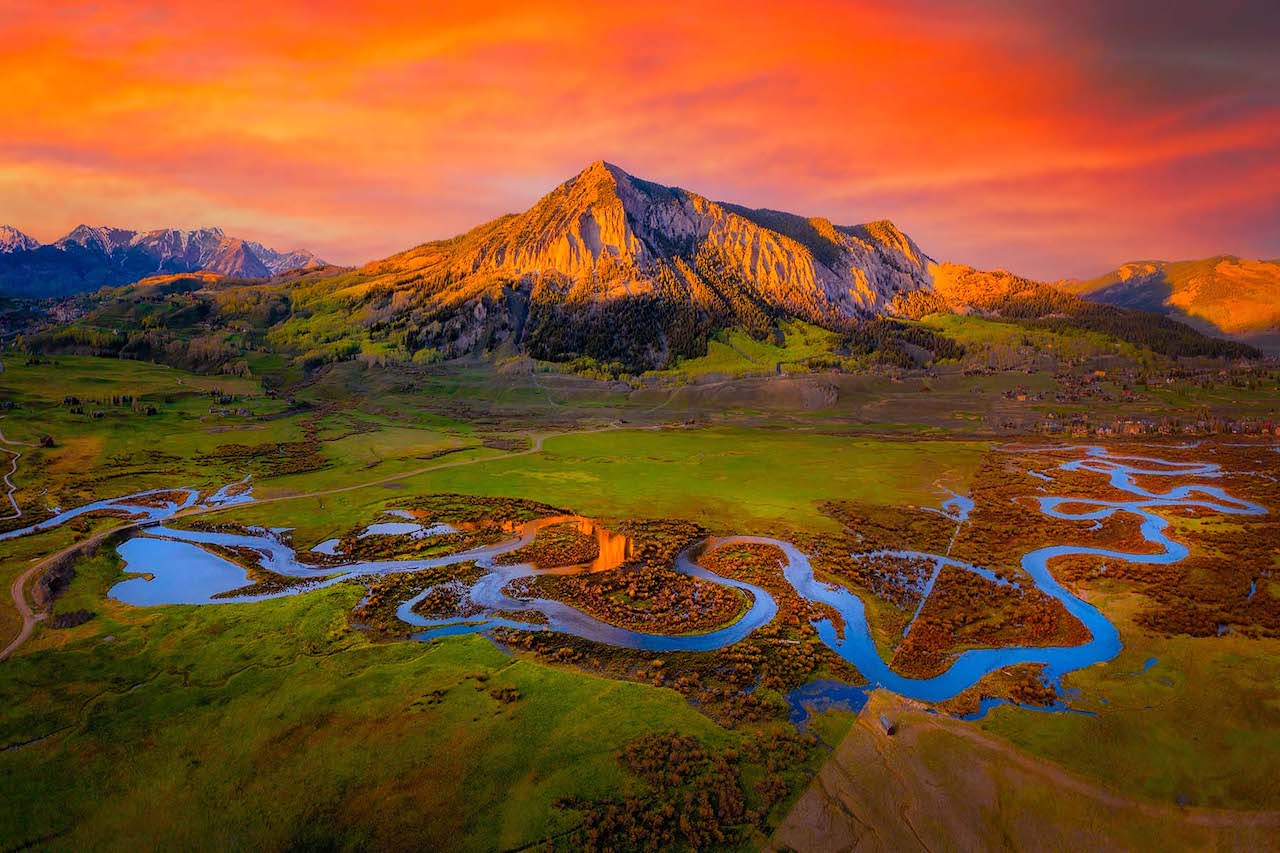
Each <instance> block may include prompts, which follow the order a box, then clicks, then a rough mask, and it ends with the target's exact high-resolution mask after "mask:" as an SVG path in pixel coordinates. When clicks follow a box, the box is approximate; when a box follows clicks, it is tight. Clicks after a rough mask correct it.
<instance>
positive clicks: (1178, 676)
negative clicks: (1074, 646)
mask: <svg viewBox="0 0 1280 853" xmlns="http://www.w3.org/2000/svg"><path fill="white" fill-rule="evenodd" d="M1139 603H1140V598H1139V597H1138V596H1134V595H1123V594H1118V595H1113V596H1108V597H1107V598H1106V599H1105V601H1104V604H1103V609H1104V611H1105V612H1106V614H1107V616H1108V618H1110V619H1111V620H1112V621H1113V622H1115V623H1116V624H1117V625H1118V626H1119V628H1120V631H1121V636H1122V637H1123V638H1124V642H1125V648H1124V650H1123V651H1122V652H1121V653H1120V656H1119V657H1117V658H1116V659H1115V660H1113V661H1111V662H1110V663H1108V664H1106V665H1103V666H1098V667H1092V668H1090V669H1086V670H1082V671H1080V672H1077V673H1073V674H1072V675H1071V676H1070V677H1069V678H1068V680H1067V684H1068V686H1069V687H1070V688H1072V689H1075V690H1079V691H1080V694H1079V696H1078V698H1077V699H1076V700H1075V701H1074V702H1073V704H1074V705H1076V706H1078V707H1081V708H1083V709H1086V710H1090V711H1092V712H1094V714H1096V716H1085V715H1080V714H1029V713H1026V712H1019V711H1017V710H1014V709H1009V708H998V709H996V710H994V711H993V712H992V713H991V714H989V715H988V717H987V718H986V719H984V720H983V721H982V723H981V725H982V728H984V729H985V730H987V731H989V732H991V733H993V734H997V735H1000V736H1001V737H1003V738H1007V739H1008V740H1009V741H1010V742H1012V743H1014V744H1017V745H1018V746H1020V747H1022V748H1024V749H1026V750H1027V751H1028V752H1031V753H1033V754H1036V755H1040V756H1043V757H1044V758H1047V759H1049V760H1051V761H1053V762H1054V763H1056V764H1059V765H1060V766H1062V767H1066V768H1068V769H1070V770H1072V771H1074V772H1077V773H1080V774H1081V775H1084V776H1087V777H1089V778H1093V779H1098V780H1100V781H1101V782H1103V783H1104V784H1105V785H1107V786H1108V787H1111V788H1113V789H1115V790H1119V791H1126V792H1131V793H1133V794H1136V795H1138V796H1142V797H1148V798H1151V799H1153V800H1156V801H1159V802H1166V803H1173V802H1182V803H1186V804H1190V805H1198V806H1213V807H1232V808H1251V809H1276V808H1280V781H1277V778H1276V768H1277V766H1280V688H1278V687H1277V685H1280V641H1277V640H1266V639H1254V640H1250V639H1245V638H1243V637H1240V636H1230V635H1229V636H1225V637H1212V638H1200V639H1193V638H1191V637H1186V636H1180V637H1171V638H1162V637H1153V636H1151V635H1149V634H1148V633H1146V632H1144V631H1143V630H1142V629H1140V628H1139V627H1138V626H1137V625H1135V624H1133V621H1132V617H1133V614H1134V611H1135V609H1136V608H1137V606H1138V604H1139ZM1152 658H1155V659H1156V662H1155V664H1153V665H1152V666H1151V668H1150V669H1148V670H1146V671H1145V672H1144V671H1143V667H1144V665H1145V663H1146V661H1148V660H1150V659H1152Z"/></svg>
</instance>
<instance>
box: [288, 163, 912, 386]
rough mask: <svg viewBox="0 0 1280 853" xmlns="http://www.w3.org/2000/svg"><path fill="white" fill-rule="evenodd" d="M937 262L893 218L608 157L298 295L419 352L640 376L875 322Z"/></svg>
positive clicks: (309, 306) (308, 304) (305, 304)
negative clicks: (701, 185) (788, 207)
mask: <svg viewBox="0 0 1280 853" xmlns="http://www.w3.org/2000/svg"><path fill="white" fill-rule="evenodd" d="M929 263H930V259H929V258H928V257H927V256H926V255H925V254H924V253H923V252H922V251H921V250H920V248H919V247H918V246H917V245H916V244H915V243H914V242H913V241H912V240H911V239H910V238H909V237H907V236H906V235H905V234H903V233H902V232H901V231H899V230H898V229H897V228H896V227H894V226H893V224H892V223H889V222H873V223H869V224H865V225H853V226H837V225H834V224H832V223H831V222H829V221H828V220H825V219H817V218H804V217H800V216H794V215H791V214H787V213H780V212H777V211H770V210H751V209H748V208H745V207H739V206H737V205H730V204H723V203H718V202H714V201H711V200H709V199H707V198H705V197H703V196H700V195H698V194H696V193H693V192H690V191H688V190H684V189H679V188H675V187H667V186H663V185H661V184H656V183H652V182H650V181H645V180H642V179H640V178H636V177H634V176H632V175H629V174H627V173H626V172H624V171H623V170H621V169H619V168H618V167H617V166H614V165H611V164H609V163H605V162H603V161H597V162H595V163H592V164H591V165H590V166H588V167H587V168H586V169H584V170H583V171H582V172H581V173H579V174H578V175H576V176H574V177H573V178H571V179H569V180H568V181H566V182H564V183H563V184H561V185H560V186H558V187H556V188H555V189H554V190H552V191H551V192H550V193H549V194H547V195H546V196H545V197H543V198H542V199H541V200H540V201H538V202H537V203H536V204H535V205H534V206H533V207H531V208H530V209H529V210H527V211H525V212H523V213H519V214H510V215H507V216H503V217H500V218H498V219H496V220H494V221H492V222H489V223H487V224H484V225H481V226H479V227H478V228H475V229H473V230H471V231H469V232H467V233H465V234H462V235H460V236H458V237H454V238H452V239H449V240H442V241H437V242H432V243H426V244H423V245H421V246H418V247H416V248H414V249H411V250H409V251H407V252H403V253H400V254H397V255H393V256H391V257H389V258H386V259H384V260H381V261H376V262H374V263H371V264H369V265H367V266H365V267H364V268H362V269H360V270H357V271H355V272H354V273H352V274H351V275H349V276H339V277H336V278H333V277H330V278H328V279H326V280H325V281H324V282H323V283H322V284H320V285H319V286H317V287H315V288H306V287H303V286H301V285H299V290H300V291H301V292H299V293H295V294H294V296H293V299H294V300H295V304H296V305H297V306H298V307H299V308H301V309H302V310H306V311H313V312H316V313H323V312H325V311H327V310H339V311H342V312H344V313H345V314H346V317H345V319H344V321H343V322H344V323H346V324H349V325H350V327H351V328H353V329H359V328H361V327H371V328H374V329H375V330H376V332H377V334H379V335H387V336H390V337H393V338H395V339H396V340H398V341H399V342H400V343H399V346H401V347H404V348H406V349H408V350H409V351H411V352H412V351H416V350H418V349H422V348H431V349H433V350H435V351H438V352H439V353H441V354H442V355H444V356H447V357H452V356H456V355H461V354H464V353H466V352H470V351H472V350H474V349H475V348H476V347H477V346H484V347H485V348H487V349H493V348H495V347H498V346H504V345H510V346H513V347H516V348H523V349H524V350H526V351H528V352H529V353H530V354H532V355H534V356H535V357H537V358H544V359H551V360H568V359H572V358H574V357H578V356H588V357H590V358H592V359H596V360H598V361H601V362H617V363H622V364H626V365H629V366H632V367H634V368H637V369H638V368H643V367H657V366H661V365H663V364H665V363H668V362H669V360H670V359H672V358H673V357H677V356H695V355H700V354H703V353H705V352H706V346H707V340H708V337H709V336H710V335H711V334H712V333H713V332H714V331H715V330H716V329H717V328H723V327H725V326H729V325H736V326H741V327H743V328H745V329H746V330H748V331H749V332H750V333H751V334H752V335H754V336H756V337H757V338H761V339H763V338H764V337H765V336H767V335H770V334H772V333H773V330H774V327H775V325H776V321H777V320H778V319H779V318H785V317H799V318H803V319H806V320H809V321H811V322H814V323H818V324H821V325H824V326H828V327H840V326H843V325H848V324H849V323H851V322H852V321H853V320H854V319H856V318H858V317H869V316H874V315H877V314H879V313H881V312H883V311H884V310H886V309H887V307H888V306H889V305H890V304H891V303H892V302H893V300H894V298H895V297H896V296H897V295H898V294H900V293H904V292H910V291H914V290H919V289H924V288H928V287H929V284H930V274H929V271H928V265H929ZM303 342H304V341H303V339H302V336H301V329H299V335H298V338H297V343H298V345H302V343H303Z"/></svg>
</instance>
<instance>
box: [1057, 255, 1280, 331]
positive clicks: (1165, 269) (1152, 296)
mask: <svg viewBox="0 0 1280 853" xmlns="http://www.w3.org/2000/svg"><path fill="white" fill-rule="evenodd" d="M1059 287H1061V288H1062V289H1063V290H1065V291H1067V292H1068V293H1074V294H1077V295H1080V296H1083V297H1084V298H1086V299H1089V300H1090V301H1093V302H1101V303H1105V304H1107V305H1117V306H1121V307H1124V308H1137V309H1140V310H1144V311H1155V312H1158V313H1161V314H1165V315H1168V316H1170V317H1173V318H1175V319H1178V320H1182V321H1184V322H1187V323H1189V324H1191V325H1193V326H1195V327H1197V328H1200V329H1204V330H1206V331H1209V332H1211V333H1216V334H1219V335H1226V336H1231V337H1243V338H1252V337H1255V336H1259V335H1266V334H1268V333H1275V332H1280V261H1274V260H1272V261H1255V260H1247V259H1243V258H1237V257H1233V256H1230V255H1222V256H1219V257H1214V258H1205V259H1203V260H1198V261H1137V262H1134V263H1128V264H1125V265H1123V266H1121V267H1120V268H1119V269H1117V270H1114V271H1112V272H1109V273H1107V274H1106V275H1103V276H1099V277H1098V278H1095V279H1090V280H1089V281H1064V282H1060V283H1059Z"/></svg>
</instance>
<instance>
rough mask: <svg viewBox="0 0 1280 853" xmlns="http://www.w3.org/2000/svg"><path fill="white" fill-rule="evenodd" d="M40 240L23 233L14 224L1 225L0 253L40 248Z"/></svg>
mask: <svg viewBox="0 0 1280 853" xmlns="http://www.w3.org/2000/svg"><path fill="white" fill-rule="evenodd" d="M39 247H40V241H39V240H37V239H35V238H34V237H31V236H29V235H27V234H24V233H22V232H21V231H19V230H18V229H17V228H14V227H13V226H12V225H0V254H8V253H10V252H29V251H31V250H32V249H38V248H39Z"/></svg>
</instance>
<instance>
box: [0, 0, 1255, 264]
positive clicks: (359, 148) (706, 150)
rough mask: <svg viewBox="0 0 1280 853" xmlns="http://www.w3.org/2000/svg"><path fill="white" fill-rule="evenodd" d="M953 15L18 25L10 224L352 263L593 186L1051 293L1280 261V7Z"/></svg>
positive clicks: (280, 5)
mask: <svg viewBox="0 0 1280 853" xmlns="http://www.w3.org/2000/svg"><path fill="white" fill-rule="evenodd" d="M963 5H964V8H963V9H962V10H961V9H959V8H958V4H951V3H944V2H942V0H937V2H926V0H911V2H908V3H905V4H897V5H893V6H892V7H891V8H886V6H885V4H873V3H863V2H835V0H832V2H811V3H807V4H795V3H782V2H776V3H750V2H748V3H741V2H724V0H717V2H702V3H690V2H687V0H685V2H681V3H664V2H647V3H638V4H583V3H568V2H519V3H502V2H498V3H489V4H484V5H483V8H482V9H481V10H476V9H475V8H473V7H474V6H475V4H471V3H452V2H439V3H431V4H416V3H414V4H411V3H403V4H401V3H389V2H382V3H376V2H375V3H371V4H363V6H362V7H361V8H360V9H358V10H357V9H355V8H353V6H354V4H338V3H332V4H326V3H295V2H288V0H285V2H274V3H268V4H262V3H254V4H249V3H243V2H239V0H233V1H232V2H227V3H221V4H218V6H217V7H216V9H214V8H213V7H210V6H209V5H208V4H203V3H202V4H195V3H182V2H178V3H157V4H151V5H148V4H140V3H137V2H132V0H131V2H124V0H103V1H102V2H96V3H92V4H85V5H83V6H67V5H66V4H25V6H24V7H23V8H16V9H10V10H9V11H7V12H6V13H5V15H4V16H3V18H2V20H3V23H0V43H2V44H4V45H5V50H4V51H3V52H0V73H2V74H3V79H5V80H6V97H5V100H4V102H3V106H0V117H3V120H4V122H3V123H4V127H5V132H4V133H3V134H2V135H0V221H5V222H9V223H11V224H13V225H17V226H19V227H21V228H23V229H24V230H27V231H28V232H30V233H33V234H35V235H36V236H37V237H40V238H42V239H46V240H48V239H53V238H55V237H57V236H60V234H61V233H63V232H65V231H67V230H69V229H70V228H71V227H72V226H74V225H75V224H77V223H78V222H80V221H89V222H91V223H94V224H98V223H111V224H119V225H123V226H129V227H139V228H142V227H160V226H170V225H172V226H175V227H191V226H196V225H201V224H218V225H222V226H223V227H225V228H227V229H228V230H229V231H231V232H233V233H237V234H244V235H246V236H250V237H255V238H259V239H262V240H263V241H264V242H267V243H269V244H272V245H279V246H287V245H290V244H298V245H302V244H305V245H307V246H308V247H310V248H313V249H315V250H316V251H317V252H319V253H320V254H322V255H324V256H325V257H329V258H333V259H336V260H339V261H346V262H359V261H363V260H367V259H370V258H373V257H377V256H381V255H385V254H389V253H391V252H394V251H398V250H400V249H403V248H406V247H408V246H411V245H414V244H416V243H419V242H422V241H424V240H428V239H433V238H437V237H443V236H448V235H450V234H452V233H456V232H458V231H461V230H464V229H466V228H468V227H470V226H472V225H475V224H478V223H479V222H481V221H483V220H485V219H489V218H492V217H493V216H496V215H498V214H501V213H504V212H508V211H511V210H517V209H523V208H524V207H527V206H528V205H529V204H530V203H531V202H532V201H533V200H534V199H535V198H537V197H538V196H539V195H541V194H542V193H543V192H545V191H546V190H548V189H549V188H550V187H551V186H553V185H554V184H555V183H556V182H558V181H559V180H562V179H564V178H566V177H568V176H570V175H571V174H573V173H574V172H576V171H577V170H578V169H580V168H581V167H582V166H583V165H584V164H586V163H587V162H589V161H591V160H594V159H597V158H600V157H604V158H607V159H609V160H611V161H613V162H616V163H618V164H619V165H621V166H623V167H624V168H626V169H627V170H628V171H631V172H632V173H634V174H637V175H640V176H643V177H648V178H652V179H654V180H659V181H662V182H665V183H676V184H681V185H684V186H688V187H690V188H692V189H695V190H698V191H700V192H703V193H705V194H708V195H711V196H714V197H717V198H720V199H724V200H729V201H735V202H741V203H746V204H752V205H757V206H769V207H776V208H783V209H787V210H792V211H795V212H798V213H805V214H810V215H822V216H827V217H829V218H831V219H834V220H836V221H839V222H857V221H865V220H869V219H876V218H882V217H887V218H891V219H894V220H895V221H896V222H897V223H898V224H899V225H900V226H901V227H902V228H903V229H904V230H906V231H908V232H909V233H911V234H912V235H913V236H915V237H916V238H917V240H919V242H920V243H921V245H923V246H924V247H925V249H926V250H927V251H929V252H930V253H931V254H933V255H935V256H937V257H940V258H945V259H949V260H957V261H962V262H969V263H974V264H977V265H981V266H1006V267H1009V268H1012V269H1015V270H1017V271H1018V272H1022V273H1025V274H1030V275H1034V276H1038V277H1042V278H1053V277H1058V276H1065V275H1086V274H1094V273H1097V272H1100V271H1102V270H1103V269H1104V268H1106V267H1108V266H1111V265H1114V264H1116V263H1118V262H1120V261H1124V260H1131V259H1134V258H1139V257H1151V256H1176V257H1188V256H1195V255H1206V254H1213V253H1217V252H1223V251H1230V252H1237V253H1241V254H1246V255H1253V256H1264V257H1265V256H1275V255H1280V191H1278V190H1277V187H1280V174H1278V172H1280V166H1278V165H1277V164H1280V95H1277V92H1280V71H1278V67H1280V63H1278V61H1277V59H1276V58H1275V57H1276V52H1275V51H1274V49H1273V45H1274V44H1275V39H1276V37H1277V35H1280V34H1277V32H1276V30H1277V20H1276V19H1277V14H1276V13H1275V12H1274V11H1271V8H1270V7H1271V6H1272V5H1273V4H1261V3H1260V4H1249V3H1236V4H1233V3H1232V2H1229V0H1228V2H1225V3H1221V4H1216V6H1215V9H1216V10H1217V11H1216V12H1215V13H1214V14H1208V13H1204V12H1199V11H1196V12H1192V13H1182V12H1178V11H1176V10H1170V8H1169V7H1168V6H1167V5H1165V4H1162V5H1160V6H1155V5H1154V4H1152V5H1151V8H1150V9H1145V8H1144V7H1145V6H1146V4H1144V3H1136V4H1123V5H1124V6H1125V7H1126V9H1125V11H1124V12H1115V11H1113V10H1112V8H1111V7H1112V6H1113V5H1114V4H1106V3H1103V2H1101V0H1098V2H1096V3H1094V2H1089V3H1084V4H1069V5H1071V9H1070V10H1069V12H1068V11H1061V12H1060V11H1057V9H1058V7H1059V6H1060V5H1062V4H1049V3H1044V4H1037V3H1032V4H1009V3H1004V2H1000V0H985V2H984V0H978V2H974V3H969V4H963ZM1148 12H1149V14H1146V13H1148Z"/></svg>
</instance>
